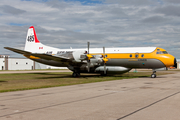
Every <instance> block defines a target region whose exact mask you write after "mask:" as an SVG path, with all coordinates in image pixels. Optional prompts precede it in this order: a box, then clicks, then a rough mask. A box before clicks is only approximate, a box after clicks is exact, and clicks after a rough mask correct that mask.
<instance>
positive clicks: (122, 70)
mask: <svg viewBox="0 0 180 120" xmlns="http://www.w3.org/2000/svg"><path fill="white" fill-rule="evenodd" d="M130 70H131V68H126V67H121V66H106V71H107V72H108V73H125V72H128V71H130ZM95 71H96V72H104V66H100V67H97V68H96V69H95Z"/></svg>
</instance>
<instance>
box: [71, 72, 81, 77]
mask: <svg viewBox="0 0 180 120" xmlns="http://www.w3.org/2000/svg"><path fill="white" fill-rule="evenodd" d="M72 76H73V77H79V76H80V73H77V72H73V74H72Z"/></svg>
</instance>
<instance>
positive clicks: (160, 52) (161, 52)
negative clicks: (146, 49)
mask: <svg viewBox="0 0 180 120" xmlns="http://www.w3.org/2000/svg"><path fill="white" fill-rule="evenodd" d="M156 54H168V52H167V51H160V50H157V52H156Z"/></svg>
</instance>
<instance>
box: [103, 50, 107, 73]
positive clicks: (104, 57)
mask: <svg viewBox="0 0 180 120" xmlns="http://www.w3.org/2000/svg"><path fill="white" fill-rule="evenodd" d="M105 59H106V56H105V47H103V61H104V75H106V60H105Z"/></svg>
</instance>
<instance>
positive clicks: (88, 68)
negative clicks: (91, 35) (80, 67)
mask: <svg viewBox="0 0 180 120" xmlns="http://www.w3.org/2000/svg"><path fill="white" fill-rule="evenodd" d="M89 46H90V42H88V43H87V47H88V51H87V57H88V60H87V70H88V72H89V71H90V58H89Z"/></svg>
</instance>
